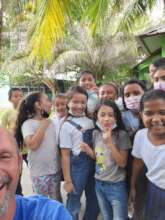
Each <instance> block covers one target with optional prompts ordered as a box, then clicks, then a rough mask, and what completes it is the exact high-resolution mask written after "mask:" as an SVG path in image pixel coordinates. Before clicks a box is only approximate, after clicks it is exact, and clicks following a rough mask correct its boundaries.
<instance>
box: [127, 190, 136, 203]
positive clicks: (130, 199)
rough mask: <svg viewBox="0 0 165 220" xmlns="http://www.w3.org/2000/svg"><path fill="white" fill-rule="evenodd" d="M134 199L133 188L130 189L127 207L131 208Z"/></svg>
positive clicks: (134, 191) (134, 192)
mask: <svg viewBox="0 0 165 220" xmlns="http://www.w3.org/2000/svg"><path fill="white" fill-rule="evenodd" d="M135 197H136V190H135V189H134V188H131V190H130V193H129V198H128V206H129V207H130V206H132V204H134V203H135Z"/></svg>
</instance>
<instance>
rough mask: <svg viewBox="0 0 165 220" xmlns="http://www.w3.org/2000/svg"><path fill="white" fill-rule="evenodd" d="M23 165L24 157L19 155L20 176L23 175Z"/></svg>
mask: <svg viewBox="0 0 165 220" xmlns="http://www.w3.org/2000/svg"><path fill="white" fill-rule="evenodd" d="M22 163H23V160H22V155H21V154H20V153H19V155H18V169H19V175H21V174H22Z"/></svg>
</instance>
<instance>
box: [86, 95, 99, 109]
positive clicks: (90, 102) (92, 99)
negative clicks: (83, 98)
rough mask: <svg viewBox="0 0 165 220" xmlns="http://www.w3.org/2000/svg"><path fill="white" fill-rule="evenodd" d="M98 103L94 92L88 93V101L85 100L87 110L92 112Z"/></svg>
mask: <svg viewBox="0 0 165 220" xmlns="http://www.w3.org/2000/svg"><path fill="white" fill-rule="evenodd" d="M98 104H99V99H98V96H97V94H96V93H95V92H92V93H90V94H88V101H87V110H88V112H90V113H93V112H94V111H95V110H96V108H97V105H98Z"/></svg>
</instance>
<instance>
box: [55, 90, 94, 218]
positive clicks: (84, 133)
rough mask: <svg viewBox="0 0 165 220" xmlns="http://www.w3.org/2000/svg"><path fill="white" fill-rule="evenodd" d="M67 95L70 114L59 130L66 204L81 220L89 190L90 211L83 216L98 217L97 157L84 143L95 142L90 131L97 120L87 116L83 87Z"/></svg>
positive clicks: (88, 206) (88, 208) (75, 216)
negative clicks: (83, 148) (88, 152)
mask: <svg viewBox="0 0 165 220" xmlns="http://www.w3.org/2000/svg"><path fill="white" fill-rule="evenodd" d="M67 97H68V104H67V105H68V116H67V118H66V119H65V121H64V123H63V124H62V126H61V129H60V133H59V137H60V138H59V141H60V143H59V145H60V148H61V155H62V169H63V176H64V181H65V183H64V189H65V190H66V192H67V193H68V194H67V204H66V206H67V208H68V210H69V212H70V213H71V215H72V217H73V219H74V220H78V219H79V213H80V208H81V203H80V199H81V196H82V193H83V191H84V190H85V195H86V210H85V214H84V217H83V219H84V220H89V219H92V220H96V219H97V215H98V204H97V198H96V194H95V189H94V160H93V159H91V158H90V157H89V156H88V155H87V154H86V153H84V152H82V151H81V146H80V145H81V143H82V142H83V141H87V142H90V141H91V137H92V136H91V135H89V134H91V131H92V129H93V128H94V124H93V121H92V120H91V119H89V118H88V117H87V116H86V106H87V100H88V95H87V92H86V91H85V90H84V89H83V88H82V87H80V86H74V87H72V88H71V89H70V90H69V91H68V93H67ZM89 132H90V133H89ZM91 147H92V146H91Z"/></svg>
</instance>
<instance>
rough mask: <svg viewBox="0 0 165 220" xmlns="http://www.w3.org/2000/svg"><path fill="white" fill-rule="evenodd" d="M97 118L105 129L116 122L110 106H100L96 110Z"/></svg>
mask: <svg viewBox="0 0 165 220" xmlns="http://www.w3.org/2000/svg"><path fill="white" fill-rule="evenodd" d="M97 118H98V121H99V123H100V125H101V126H102V128H103V129H105V130H107V129H109V128H112V127H113V125H114V124H115V123H116V118H115V116H114V111H113V108H111V107H110V106H106V105H103V106H101V108H100V109H99V111H98V114H97Z"/></svg>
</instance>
